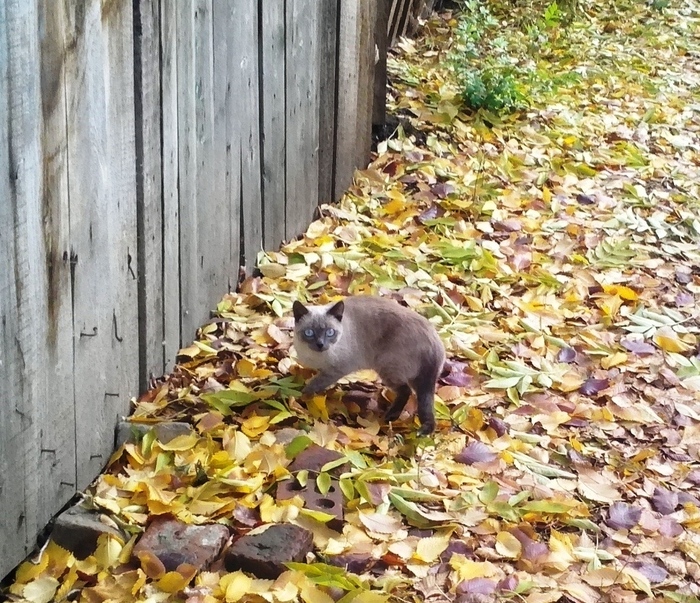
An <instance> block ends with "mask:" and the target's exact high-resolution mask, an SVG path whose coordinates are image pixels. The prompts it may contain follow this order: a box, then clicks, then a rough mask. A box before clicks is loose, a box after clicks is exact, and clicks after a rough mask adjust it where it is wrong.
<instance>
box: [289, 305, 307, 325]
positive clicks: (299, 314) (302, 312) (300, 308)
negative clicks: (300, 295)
mask: <svg viewBox="0 0 700 603" xmlns="http://www.w3.org/2000/svg"><path fill="white" fill-rule="evenodd" d="M292 310H293V311H294V320H295V321H297V322H299V321H300V320H301V319H302V318H304V316H306V315H307V314H308V313H309V311H308V309H307V308H306V306H304V304H302V303H301V302H300V301H295V302H294V304H293V305H292Z"/></svg>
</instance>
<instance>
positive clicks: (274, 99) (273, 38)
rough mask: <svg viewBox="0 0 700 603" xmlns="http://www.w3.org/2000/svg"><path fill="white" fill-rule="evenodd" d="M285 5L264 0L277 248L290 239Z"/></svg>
mask: <svg viewBox="0 0 700 603" xmlns="http://www.w3.org/2000/svg"><path fill="white" fill-rule="evenodd" d="M285 6H286V4H285V0H264V1H263V2H262V3H261V19H262V28H261V32H262V37H261V39H260V53H261V66H262V67H261V68H262V74H263V77H262V78H261V81H262V86H261V89H260V94H261V97H260V102H261V104H262V133H261V143H262V144H261V146H262V193H263V199H264V200H265V205H264V222H265V223H264V225H263V226H264V228H263V235H264V236H263V241H264V246H265V249H275V248H276V247H278V246H279V244H280V242H281V241H282V240H284V239H286V238H287V232H286V213H285V211H286V209H285V208H286V205H287V190H286V139H285V136H284V134H283V132H284V131H285V123H286V118H285V103H286V90H285V85H284V83H285V66H286V61H285V46H286V36H285V34H286V28H285V16H284V15H285Z"/></svg>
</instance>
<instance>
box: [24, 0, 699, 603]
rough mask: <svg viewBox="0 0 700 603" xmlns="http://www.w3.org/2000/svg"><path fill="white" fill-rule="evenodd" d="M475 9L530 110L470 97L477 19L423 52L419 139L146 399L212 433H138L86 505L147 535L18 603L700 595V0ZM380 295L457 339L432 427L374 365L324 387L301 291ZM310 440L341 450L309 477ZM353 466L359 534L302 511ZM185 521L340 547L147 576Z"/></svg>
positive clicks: (408, 105) (249, 294) (398, 78)
mask: <svg viewBox="0 0 700 603" xmlns="http://www.w3.org/2000/svg"><path fill="white" fill-rule="evenodd" d="M474 4H475V3H472V6H471V9H470V10H472V14H471V17H470V18H471V19H473V20H474V19H476V20H477V21H478V24H479V26H480V27H481V30H482V33H480V34H479V35H480V36H481V37H480V38H479V40H478V42H479V43H478V44H476V45H475V46H476V47H478V50H479V52H481V53H490V54H489V56H490V57H496V59H493V60H497V61H498V64H500V65H503V64H509V65H510V66H511V67H512V69H511V71H509V74H510V75H509V76H508V77H509V78H511V79H509V80H508V81H509V82H510V83H506V84H503V86H505V87H507V86H511V87H512V89H511V90H510V92H514V94H512V95H511V96H508V98H506V101H508V102H506V103H502V106H501V107H500V108H501V109H508V111H512V112H508V113H506V112H505V110H504V111H501V112H499V111H498V109H499V107H498V106H495V107H492V109H493V110H491V111H489V107H488V106H486V107H485V108H482V109H481V110H478V111H475V110H472V109H469V106H468V102H467V101H470V102H471V101H474V95H475V94H476V92H475V90H476V89H475V88H474V85H475V84H474V78H471V79H469V78H467V79H468V82H469V83H468V84H465V81H467V80H465V79H464V78H462V79H461V80H460V79H459V77H456V76H457V75H459V74H458V71H459V70H460V69H462V70H465V69H467V70H468V69H469V68H471V67H473V68H474V69H478V68H479V65H483V64H484V61H486V60H490V59H486V58H485V57H484V56H483V55H481V56H480V55H479V54H478V53H474V52H472V51H471V49H470V48H469V43H470V38H469V36H470V35H472V34H473V32H470V31H469V23H468V22H467V23H466V25H465V21H464V18H457V17H456V15H452V14H450V13H446V14H444V15H442V16H441V17H440V18H435V19H433V20H431V21H430V22H429V23H428V24H427V26H426V29H425V32H424V35H423V36H422V37H421V38H420V39H419V40H417V41H414V42H406V41H404V42H402V43H401V44H400V49H399V50H398V51H397V53H396V55H395V56H393V57H392V58H391V59H390V61H389V68H390V74H391V80H392V92H391V97H392V98H391V107H390V108H391V112H392V113H393V115H394V116H396V117H398V118H399V120H400V123H401V125H400V126H399V128H398V130H397V132H395V134H394V136H393V137H392V138H391V139H390V140H388V141H384V142H382V143H380V145H379V148H378V153H377V156H376V158H375V160H374V161H373V163H372V164H371V165H370V166H369V167H368V168H367V169H366V170H363V171H360V172H358V173H357V175H356V179H355V183H354V185H353V186H352V188H351V189H350V190H349V191H348V193H347V194H346V196H345V197H344V199H343V200H342V202H341V203H340V204H339V205H337V206H324V207H323V208H322V217H321V219H319V220H318V221H316V222H314V223H313V224H311V225H310V227H309V229H308V231H307V233H306V234H305V236H304V237H302V238H301V239H300V240H298V241H295V242H292V243H290V244H288V245H286V246H285V247H284V248H283V249H282V250H281V251H280V252H269V253H266V254H264V255H262V256H261V258H260V272H261V275H258V276H255V277H252V278H249V279H248V280H246V281H245V283H243V285H242V287H241V290H240V292H238V293H235V294H231V295H228V296H226V297H225V298H224V299H223V301H222V302H221V303H220V304H219V306H218V317H217V318H216V319H215V320H214V321H213V322H212V323H211V324H208V325H206V326H204V327H203V328H202V329H201V331H200V333H199V336H198V340H197V341H196V342H195V343H194V344H193V345H191V346H189V347H187V348H186V349H183V350H182V351H181V354H180V357H179V361H180V362H179V364H178V366H177V367H176V369H175V371H174V372H173V373H172V374H171V375H169V376H168V377H167V378H165V379H163V380H162V381H161V382H159V383H158V384H157V385H156V386H155V387H154V388H153V389H152V390H151V391H149V392H147V393H146V394H144V395H143V396H142V397H141V398H140V399H139V400H138V401H137V402H136V405H135V409H134V415H133V418H132V420H133V421H136V422H155V421H161V420H180V421H188V422H191V423H192V425H193V426H194V427H195V432H194V433H193V434H192V435H189V436H187V435H186V436H180V437H178V438H176V439H175V440H173V441H171V442H170V443H168V444H162V443H160V442H158V441H156V440H154V438H153V437H149V436H147V437H145V438H144V439H143V440H142V441H141V442H139V443H137V444H126V445H125V446H124V447H122V448H121V449H120V450H118V451H117V453H115V456H114V458H113V460H112V463H111V466H110V468H109V469H108V470H107V471H106V472H105V474H104V475H102V476H101V477H100V478H99V479H98V480H97V481H96V483H95V484H94V486H93V487H92V488H91V489H90V491H89V492H88V497H89V499H90V501H91V502H92V504H94V505H95V506H96V507H97V508H99V509H100V510H102V511H103V512H105V514H106V515H107V516H108V517H110V518H111V521H114V522H115V523H117V524H119V525H121V526H123V527H126V528H127V529H128V530H130V531H131V533H133V534H134V538H133V539H132V540H131V541H127V542H108V543H105V542H103V543H102V545H101V548H100V549H99V550H98V551H97V552H96V555H95V556H93V557H90V558H88V560H86V561H76V560H75V559H73V558H72V556H70V555H67V554H65V553H64V552H60V551H57V548H56V547H53V548H49V549H47V551H46V552H45V553H44V558H43V560H42V561H41V562H39V563H38V564H31V563H26V564H25V565H24V566H22V568H20V570H19V572H18V574H17V581H16V582H15V584H14V585H13V586H12V587H11V592H12V593H14V594H15V595H16V596H17V597H18V598H19V597H22V596H24V597H26V598H27V599H29V600H42V596H43V597H44V598H45V596H46V592H47V588H48V590H49V595H50V596H51V597H53V596H55V598H56V600H61V599H62V598H65V597H66V596H67V595H69V593H72V595H71V596H72V597H75V596H76V595H79V596H80V599H81V600H84V601H105V600H112V601H126V600H148V601H163V600H181V601H185V600H187V601H188V602H190V603H202V602H214V601H229V602H231V601H239V600H240V601H258V600H260V601H263V600H265V601H294V600H304V601H307V603H315V602H317V601H318V602H322V603H325V602H326V601H331V600H333V599H336V600H337V599H338V598H339V597H341V596H344V597H345V598H344V599H343V601H351V600H352V601H356V602H358V603H361V602H374V601H384V600H392V601H453V600H457V601H464V602H471V601H493V600H499V601H504V600H513V601H528V602H531V603H537V602H547V601H575V602H581V603H596V602H598V601H619V602H627V601H629V602H631V601H652V600H654V601H688V602H690V601H698V596H700V586H699V584H700V532H698V527H699V526H700V488H699V486H700V357H699V356H698V332H699V331H700V329H699V322H698V314H699V310H698V302H699V301H700V270H699V269H698V266H700V202H699V201H698V199H699V196H700V184H699V183H700V96H698V90H699V89H700V88H699V84H700V38H699V36H700V33H699V32H700V4H699V3H698V2H696V1H690V0H688V1H681V0H669V1H668V2H659V1H656V2H653V3H651V4H647V3H645V2H614V3H608V2H603V1H599V2H590V3H585V5H583V4H584V3H581V4H582V5H583V6H581V7H579V9H578V11H577V12H576V11H574V12H572V14H570V15H568V16H567V15H563V16H562V14H559V13H557V12H556V11H554V13H553V12H552V8H551V6H549V7H545V8H546V9H547V10H546V11H545V12H544V13H542V15H540V13H538V12H537V10H536V9H535V8H533V3H522V4H523V6H522V7H520V6H519V3H517V2H516V3H503V5H500V4H498V3H495V2H485V3H476V4H478V5H479V6H480V7H481V8H478V7H477V8H475V6H474ZM474 11H477V12H474ZM484 11H486V12H484ZM460 19H461V20H460ZM465 32H466V33H465ZM471 40H472V42H473V41H474V38H473V37H472V38H471ZM460 45H461V46H460ZM460 61H461V64H460V65H458V67H455V65H456V62H460ZM470 61H473V64H470ZM470 65H471V67H470ZM489 77H490V76H489ZM480 81H481V82H482V84H484V85H485V86H486V87H488V85H489V81H488V77H487V78H481V80H480ZM465 85H468V86H471V88H469V89H468V90H465V88H464V86H465ZM477 92H478V90H477ZM487 92H488V90H487ZM501 92H502V91H501ZM506 92H508V90H506ZM506 96H507V95H506ZM510 101H514V105H520V106H519V107H518V106H513V107H510V106H507V107H506V106H505V105H508V104H509V103H510ZM488 102H490V101H486V104H487V105H488ZM511 104H513V103H511ZM368 293H378V294H382V295H387V296H392V297H394V298H396V299H397V300H401V301H402V302H403V303H405V304H407V305H408V306H410V307H412V308H415V309H416V310H417V311H418V312H421V313H423V314H424V315H425V316H427V317H429V318H430V320H431V321H432V322H433V323H434V324H435V326H436V328H437V329H438V331H439V332H440V334H441V336H442V338H443V340H444V342H445V347H446V349H447V351H448V357H449V361H448V364H447V366H446V370H445V372H444V374H443V376H442V378H441V381H440V383H439V389H438V400H437V401H436V407H437V416H438V419H439V421H438V430H437V432H436V433H435V434H434V437H432V438H422V439H418V438H417V437H416V435H415V427H416V423H415V422H414V419H413V417H412V416H410V414H409V413H405V414H404V415H403V416H402V418H401V420H399V421H398V422H396V423H394V424H393V425H390V426H389V425H384V424H383V423H382V422H381V420H380V418H379V417H380V413H381V410H380V409H381V407H382V406H384V405H385V404H386V401H385V400H383V397H384V396H387V395H389V394H388V392H384V391H383V390H382V388H381V385H380V384H379V383H377V382H376V381H375V380H373V378H372V375H357V376H356V377H353V378H352V379H350V380H348V381H346V382H343V383H341V384H340V385H339V386H337V387H336V388H335V389H333V390H331V391H329V392H327V394H326V395H323V396H316V397H314V398H313V399H311V400H302V399H301V396H300V389H301V387H302V385H303V382H304V380H305V379H307V378H308V377H309V376H310V375H311V373H310V372H309V371H306V370H304V369H301V368H300V367H299V366H298V365H297V364H296V363H295V361H294V356H293V355H291V354H290V347H291V328H292V320H291V318H290V317H289V311H290V309H291V304H292V302H293V300H295V299H297V298H301V299H307V300H309V301H319V302H327V301H330V300H333V299H335V298H336V297H337V296H342V295H347V294H368ZM312 443H314V444H317V445H320V446H323V447H326V448H329V449H332V450H335V451H338V452H339V453H340V454H341V455H342V458H341V459H340V461H338V462H334V463H330V464H329V466H325V467H323V468H322V469H321V471H320V472H318V473H310V472H308V471H300V472H296V473H295V474H291V473H290V471H289V470H288V469H287V468H288V466H289V465H290V463H291V462H292V460H293V459H294V458H295V456H296V455H298V454H299V453H300V452H301V451H302V450H304V449H305V448H306V447H307V446H309V445H310V444H312ZM341 465H342V467H341ZM338 467H341V469H342V472H341V473H338V472H337V471H335V469H337V468H338ZM336 477H337V478H338V482H337V484H338V485H339V487H340V489H341V490H342V493H343V496H344V519H343V523H342V525H341V526H336V528H337V529H332V528H331V527H329V525H328V523H327V522H328V521H329V520H331V519H332V516H331V515H328V514H325V513H323V512H319V511H316V510H311V509H309V508H306V507H305V506H304V502H303V500H302V499H301V498H299V497H295V498H291V499H287V500H280V499H278V498H277V497H276V487H277V485H278V484H279V483H280V482H282V481H283V480H290V479H292V480H297V481H298V482H299V483H300V484H306V485H307V486H308V485H309V484H311V486H313V485H314V482H315V487H316V488H317V489H318V490H319V491H321V492H326V491H328V489H329V488H330V487H331V484H332V483H336V482H334V481H333V480H335V479H336ZM164 513H170V514H173V515H174V516H176V517H178V518H179V519H181V520H183V521H185V522H188V523H195V524H201V523H207V522H220V523H224V524H226V525H229V526H231V527H232V528H233V529H234V531H235V533H238V534H241V533H245V532H247V531H249V530H251V529H254V528H256V527H257V526H259V525H260V524H263V523H270V522H287V523H294V524H297V525H300V526H303V527H305V528H307V529H309V530H311V531H312V532H313V534H314V558H313V559H309V562H310V564H309V565H306V566H304V565H297V566H294V568H293V569H291V570H290V571H288V572H286V573H285V574H283V575H282V576H281V577H280V578H278V579H277V580H276V581H273V580H261V579H255V578H252V577H250V576H246V575H244V574H242V573H241V572H233V573H229V572H227V571H226V570H225V569H224V568H223V567H222V566H221V565H219V566H216V565H215V566H214V567H212V568H210V569H209V571H206V572H202V573H200V574H199V575H197V576H196V577H194V578H193V579H192V576H184V577H182V578H181V579H180V578H178V577H177V576H173V575H171V574H167V575H162V573H161V574H159V573H158V570H157V568H156V569H153V568H152V567H151V568H149V567H143V568H139V567H134V566H133V565H129V563H128V562H129V558H130V550H131V547H132V546H133V541H134V540H135V538H136V536H137V535H138V533H140V531H141V529H142V526H144V525H145V524H146V523H147V521H148V519H149V517H153V516H154V515H158V514H164ZM51 555H53V557H51ZM338 561H340V562H341V563H340V565H342V566H343V568H342V569H337V568H336V569H332V568H331V567H330V565H331V564H334V563H336V564H337V563H338ZM345 566H347V568H348V569H345ZM47 580H48V583H47ZM190 580H191V581H190ZM42 581H43V583H42ZM188 582H189V584H188ZM38 585H40V586H38ZM42 586H43V590H42V588H41V587H42ZM52 589H53V590H52ZM37 593H39V594H37ZM45 600H47V601H48V600H49V599H45Z"/></svg>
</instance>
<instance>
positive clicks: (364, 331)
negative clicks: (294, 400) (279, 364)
mask: <svg viewBox="0 0 700 603" xmlns="http://www.w3.org/2000/svg"><path fill="white" fill-rule="evenodd" d="M294 320H295V325H294V347H295V348H296V352H297V356H298V358H299V361H300V362H301V364H302V365H303V366H306V367H308V368H312V369H317V370H318V374H317V375H315V376H314V377H313V378H312V379H311V380H310V381H309V382H308V383H307V384H306V386H305V387H304V393H305V394H316V393H319V392H321V391H323V390H324V389H326V388H328V387H330V386H331V385H333V384H334V383H335V382H336V381H338V379H340V378H342V377H345V376H346V375H348V374H349V373H353V372H355V371H359V370H364V369H372V370H374V371H375V372H377V373H378V374H379V377H380V378H381V380H382V381H383V382H384V384H385V385H386V386H387V387H390V388H391V389H393V390H394V391H395V392H396V399H395V400H394V403H393V404H392V405H391V406H390V407H389V409H388V410H387V411H386V413H385V415H384V419H385V420H386V421H395V420H396V419H398V418H399V415H400V414H401V411H403V409H404V407H405V406H406V402H408V398H409V397H410V395H411V390H413V391H414V392H415V394H416V398H417V400H418V418H419V419H420V423H421V427H420V430H419V431H418V433H419V435H428V434H430V433H432V432H433V430H434V429H435V413H434V410H433V406H434V402H435V400H434V397H435V382H436V381H437V378H438V377H439V376H440V373H441V371H442V365H443V364H444V362H445V348H444V347H443V345H442V341H440V338H439V337H438V334H437V332H436V331H435V328H434V327H433V325H431V324H430V322H428V320H427V319H425V318H424V317H423V316H421V315H420V314H417V313H416V312H414V311H413V310H409V309H408V308H405V307H403V306H401V305H399V304H398V303H397V302H395V301H393V300H391V299H385V298H381V297H374V296H365V295H358V296H353V297H347V298H345V299H344V300H343V301H339V302H337V303H334V304H328V305H325V306H304V305H303V304H302V303H301V302H299V301H295V302H294Z"/></svg>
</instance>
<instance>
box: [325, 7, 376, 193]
mask: <svg viewBox="0 0 700 603" xmlns="http://www.w3.org/2000/svg"><path fill="white" fill-rule="evenodd" d="M374 11H375V5H374V2H372V1H370V0H343V2H342V3H341V5H340V31H339V36H340V39H339V44H338V90H339V91H341V92H342V93H339V94H338V105H337V113H336V128H337V130H336V161H335V189H334V196H335V197H336V198H337V197H340V196H341V195H342V194H343V192H344V191H345V190H346V189H347V188H348V186H350V184H351V183H352V178H353V173H354V171H355V169H356V168H364V167H365V166H366V165H367V163H368V161H369V156H370V149H371V143H372V98H373V82H374V18H373V17H374Z"/></svg>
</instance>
